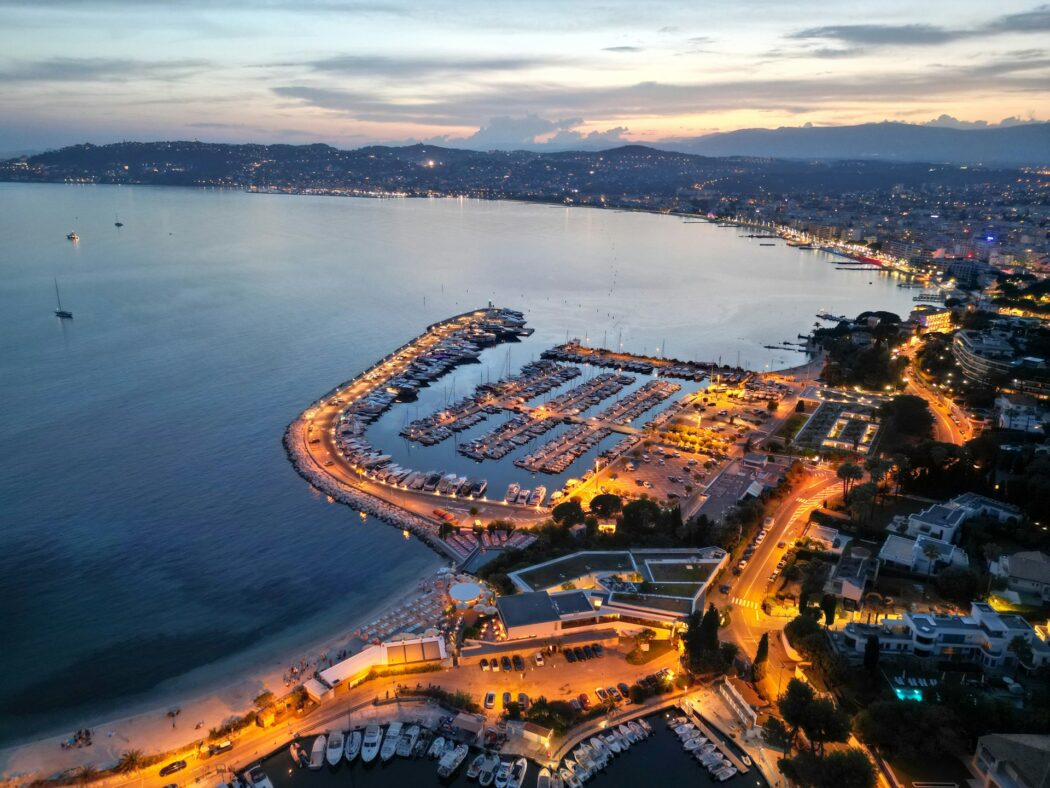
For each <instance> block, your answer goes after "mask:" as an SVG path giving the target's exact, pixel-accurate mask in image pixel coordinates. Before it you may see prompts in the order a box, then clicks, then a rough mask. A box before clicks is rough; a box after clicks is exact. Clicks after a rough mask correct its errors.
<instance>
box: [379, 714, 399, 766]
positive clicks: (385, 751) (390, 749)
mask: <svg viewBox="0 0 1050 788" xmlns="http://www.w3.org/2000/svg"><path fill="white" fill-rule="evenodd" d="M401 727H402V726H401V723H400V722H399V721H397V720H394V721H393V722H392V723H390V724H389V725H388V726H387V728H386V737H385V738H384V739H383V747H382V748H381V749H380V751H379V757H380V758H382V759H383V760H384V761H389V760H390V759H391V758H393V757H394V755H395V754H396V753H397V745H398V743H399V741H400V739H401Z"/></svg>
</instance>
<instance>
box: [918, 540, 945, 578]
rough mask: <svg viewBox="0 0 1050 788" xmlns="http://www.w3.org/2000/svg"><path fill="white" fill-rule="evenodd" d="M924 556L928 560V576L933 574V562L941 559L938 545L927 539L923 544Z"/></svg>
mask: <svg viewBox="0 0 1050 788" xmlns="http://www.w3.org/2000/svg"><path fill="white" fill-rule="evenodd" d="M922 555H923V557H924V558H925V559H926V574H928V575H932V574H933V562H934V561H936V560H937V559H938V558H940V555H941V551H940V548H938V547H937V543H936V542H934V541H933V540H932V539H927V540H925V541H924V542H923V543H922Z"/></svg>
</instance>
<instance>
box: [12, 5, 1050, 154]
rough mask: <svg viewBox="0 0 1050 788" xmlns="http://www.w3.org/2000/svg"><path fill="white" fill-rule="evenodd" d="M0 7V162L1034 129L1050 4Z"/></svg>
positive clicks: (1039, 114) (1042, 94)
mask: <svg viewBox="0 0 1050 788" xmlns="http://www.w3.org/2000/svg"><path fill="white" fill-rule="evenodd" d="M0 5H2V6H3V7H4V9H5V18H6V24H5V30H6V35H5V39H6V41H5V47H4V49H5V52H6V55H5V56H4V57H3V58H0V97H2V99H3V103H4V106H5V108H6V113H5V114H6V116H7V117H6V122H5V124H4V128H3V129H2V130H0V151H19V150H40V149H43V148H48V147H57V146H60V145H66V144H72V143H76V142H82V141H90V142H96V143H102V142H108V141H114V140H119V139H172V138H184V139H186V138H189V139H201V140H206V141H253V142H289V143H304V142H315V141H316V142H328V143H331V144H336V145H340V146H346V147H356V146H360V145H365V144H370V143H393V144H399V143H411V142H417V141H423V142H427V143H435V144H447V145H454V146H457V147H467V148H477V149H492V148H521V147H538V148H548V149H559V148H561V149H564V148H595V147H611V146H614V145H618V144H622V143H624V142H642V143H650V144H652V143H656V144H659V143H661V142H673V141H675V140H681V139H683V138H689V137H695V136H700V135H704V134H709V133H713V132H718V131H730V130H735V129H740V128H752V127H778V126H801V125H804V124H807V123H812V124H813V125H818V126H824V125H849V124H855V123H867V122H878V121H884V120H892V121H903V122H907V123H917V124H922V123H932V124H934V125H944V126H955V127H974V126H975V125H981V124H999V123H1003V124H1005V125H1010V124H1014V123H1018V122H1025V121H1028V120H1042V119H1045V117H1046V113H1045V111H1043V108H1044V107H1045V106H1047V99H1048V94H1050V78H1048V77H1050V58H1048V57H1047V56H1046V46H1045V44H1046V41H1047V38H1048V37H1050V5H1045V4H1043V5H1040V4H1038V3H1032V2H1007V3H1002V4H999V5H998V6H997V7H996V8H995V9H994V10H992V9H988V8H987V7H986V6H980V5H978V4H976V3H968V4H965V5H964V6H962V7H960V6H958V5H949V4H947V3H935V4H932V5H930V6H929V7H927V8H923V9H921V10H919V9H915V8H914V7H913V6H909V5H906V4H904V3H899V2H893V3H883V4H881V5H880V7H879V8H878V9H876V10H875V11H874V12H869V14H868V15H867V16H865V17H864V18H860V17H858V16H857V15H856V14H854V13H852V12H851V11H850V9H849V7H848V6H847V5H845V4H842V3H834V4H816V3H812V4H804V5H802V6H799V5H793V6H792V7H790V8H788V7H786V6H783V5H781V4H778V3H772V2H769V3H757V4H755V5H753V6H751V7H749V8H746V9H742V8H723V7H718V8H714V7H713V8H704V9H699V11H698V10H697V9H687V8H684V7H680V6H677V5H675V4H661V5H660V7H659V9H656V8H653V7H649V6H646V7H644V8H638V7H636V6H634V5H633V4H627V3H618V2H613V3H606V4H603V5H601V6H586V7H571V8H566V7H562V6H554V5H553V4H549V3H546V2H530V3H524V4H516V5H513V6H511V5H504V4H495V5H484V4H482V5H474V4H466V5H463V4H460V5H457V6H454V7H442V6H433V5H427V6H415V5H410V4H402V3H399V2H387V3H360V2H352V3H340V2H308V3H285V2H269V3H264V4H261V5H260V4H245V3H227V4H225V5H224V6H223V7H222V8H215V7H212V6H209V5H207V4H204V3H188V4H181V5H180V6H179V8H178V9H177V10H176V9H169V8H168V7H166V6H165V5H163V4H160V3H137V4H128V3H123V2H120V0H108V1H102V2H100V1H96V0H73V1H64V2H56V3H50V4H48V5H47V6H46V7H38V6H36V5H34V4H31V3H26V2H20V1H19V0H13V1H8V2H4V3H0Z"/></svg>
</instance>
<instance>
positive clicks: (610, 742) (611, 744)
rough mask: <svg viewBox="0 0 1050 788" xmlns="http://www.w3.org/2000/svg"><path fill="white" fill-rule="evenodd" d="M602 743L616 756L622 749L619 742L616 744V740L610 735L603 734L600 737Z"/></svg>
mask: <svg viewBox="0 0 1050 788" xmlns="http://www.w3.org/2000/svg"><path fill="white" fill-rule="evenodd" d="M602 741H603V742H605V746H606V747H608V748H609V749H610V750H612V752H613V753H615V754H617V755H619V754H620V752H621V751H622V749H623V748H622V747H620V742H618V741H617V740H616V737H615V736H613V735H612V734H611V733H606V734H604V735H603V736H602Z"/></svg>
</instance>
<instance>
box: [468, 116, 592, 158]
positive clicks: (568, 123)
mask: <svg viewBox="0 0 1050 788" xmlns="http://www.w3.org/2000/svg"><path fill="white" fill-rule="evenodd" d="M582 122H583V121H582V120H581V119H580V118H566V119H565V120H547V119H545V118H541V117H540V116H539V115H536V114H529V115H524V116H522V117H518V118H512V117H509V116H503V117H496V118H492V119H490V120H489V122H488V123H487V124H486V125H483V126H482V127H481V128H479V129H478V130H477V131H476V132H474V133H473V134H471V135H470V136H469V137H466V138H464V139H463V140H462V142H463V144H465V145H466V146H467V147H471V148H481V149H483V150H489V149H492V148H500V149H504V150H506V149H508V148H522V147H529V146H532V145H535V144H536V142H537V138H538V137H542V136H545V135H547V134H550V133H551V132H561V131H565V130H567V129H571V128H572V127H573V126H579V125H580V124H581V123H582Z"/></svg>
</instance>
